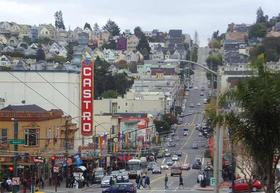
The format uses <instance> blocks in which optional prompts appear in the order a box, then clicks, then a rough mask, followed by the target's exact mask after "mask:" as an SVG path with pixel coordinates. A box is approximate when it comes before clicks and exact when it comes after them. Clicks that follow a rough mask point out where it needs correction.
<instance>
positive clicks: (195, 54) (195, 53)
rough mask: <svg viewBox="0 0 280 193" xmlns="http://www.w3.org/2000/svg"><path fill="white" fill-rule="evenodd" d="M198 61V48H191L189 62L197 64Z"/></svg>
mask: <svg viewBox="0 0 280 193" xmlns="http://www.w3.org/2000/svg"><path fill="white" fill-rule="evenodd" d="M197 59H198V47H197V46H193V48H192V50H191V61H194V62H197Z"/></svg>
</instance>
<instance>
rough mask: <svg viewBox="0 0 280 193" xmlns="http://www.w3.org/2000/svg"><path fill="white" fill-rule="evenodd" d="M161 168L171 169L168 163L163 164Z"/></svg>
mask: <svg viewBox="0 0 280 193" xmlns="http://www.w3.org/2000/svg"><path fill="white" fill-rule="evenodd" d="M160 169H162V170H168V169H169V166H168V165H167V164H162V165H161V166H160Z"/></svg>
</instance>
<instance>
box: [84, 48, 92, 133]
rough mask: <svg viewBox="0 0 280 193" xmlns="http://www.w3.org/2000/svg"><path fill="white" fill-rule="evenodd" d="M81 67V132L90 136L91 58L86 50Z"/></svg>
mask: <svg viewBox="0 0 280 193" xmlns="http://www.w3.org/2000/svg"><path fill="white" fill-rule="evenodd" d="M85 55H88V56H86V57H85V58H84V59H83V60H82V69H81V115H82V116H81V134H82V135H83V136H91V135H92V133H93V99H94V97H93V90H94V88H93V85H94V84H93V80H94V79H93V76H94V70H93V69H94V68H93V60H92V59H91V57H90V55H89V54H88V53H87V52H86V53H85Z"/></svg>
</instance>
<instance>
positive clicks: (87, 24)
mask: <svg viewBox="0 0 280 193" xmlns="http://www.w3.org/2000/svg"><path fill="white" fill-rule="evenodd" d="M86 28H88V29H90V31H92V29H91V26H90V24H89V23H87V22H86V23H85V25H84V30H85V29H86Z"/></svg>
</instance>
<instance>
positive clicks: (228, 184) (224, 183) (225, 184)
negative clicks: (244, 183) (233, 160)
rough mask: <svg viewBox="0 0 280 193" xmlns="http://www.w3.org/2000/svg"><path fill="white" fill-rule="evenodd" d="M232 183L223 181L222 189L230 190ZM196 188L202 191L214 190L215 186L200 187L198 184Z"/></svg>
mask: <svg viewBox="0 0 280 193" xmlns="http://www.w3.org/2000/svg"><path fill="white" fill-rule="evenodd" d="M230 185H231V183H230V182H222V183H221V185H220V190H229V187H230ZM194 188H195V189H196V190H201V191H214V186H206V187H200V185H199V184H196V185H195V186H194Z"/></svg>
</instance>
